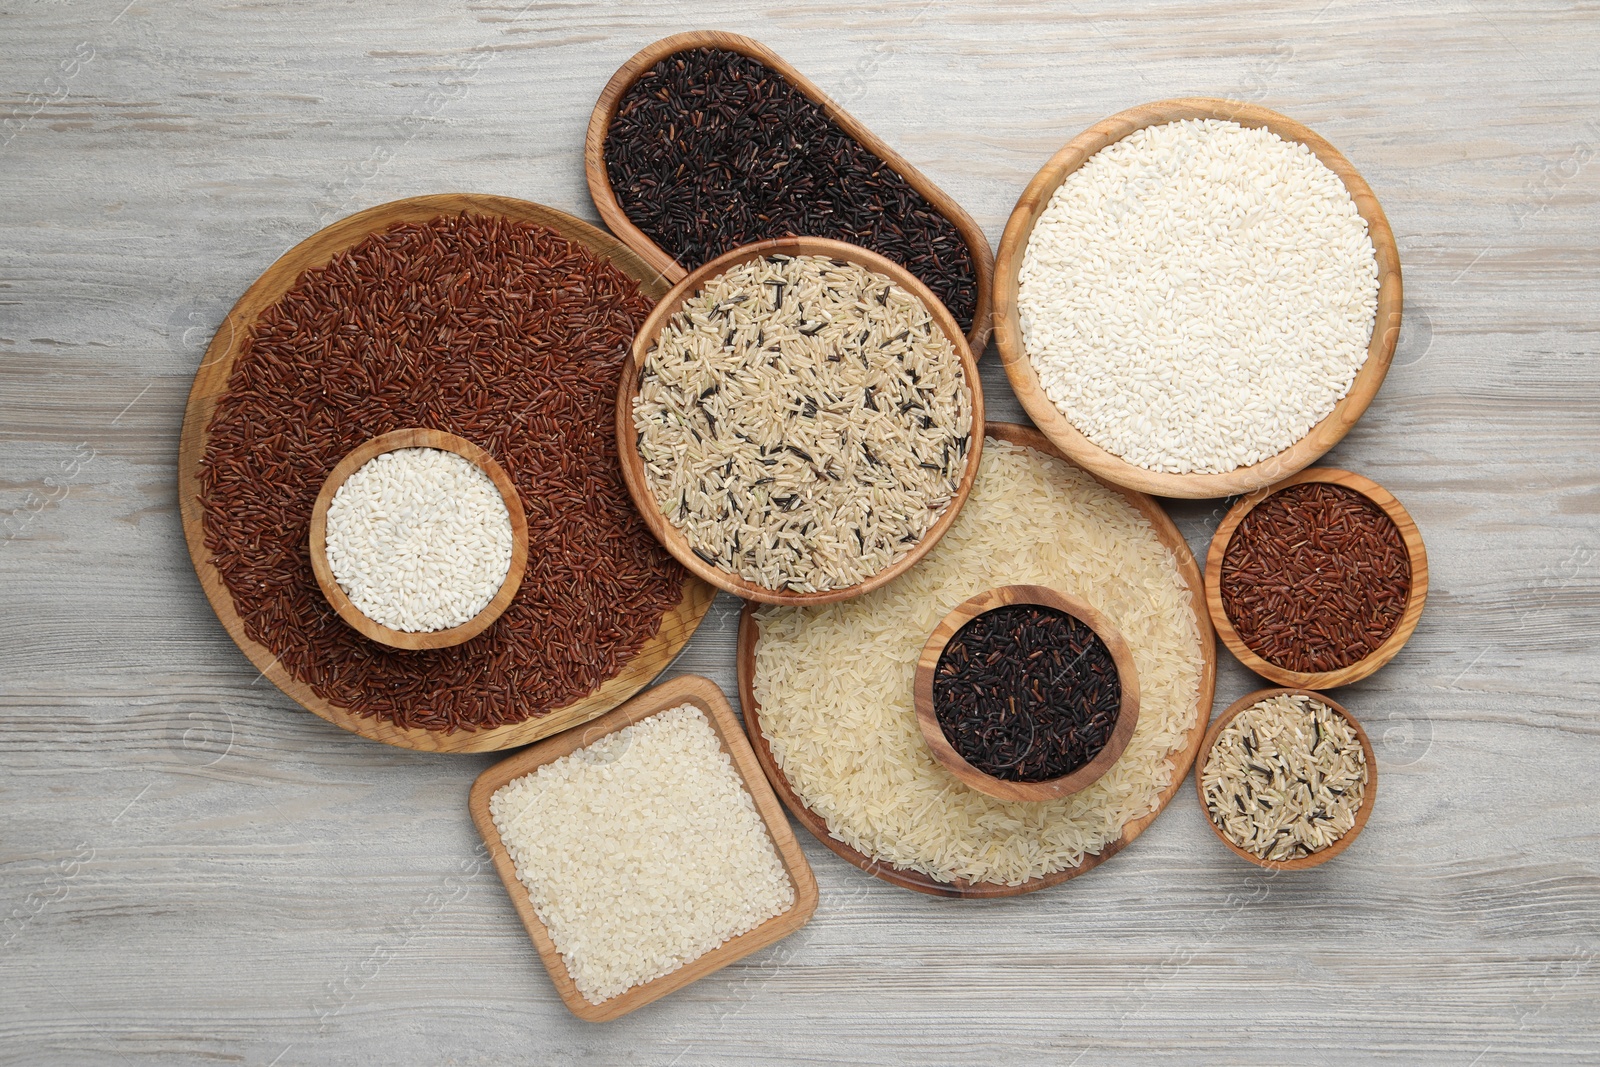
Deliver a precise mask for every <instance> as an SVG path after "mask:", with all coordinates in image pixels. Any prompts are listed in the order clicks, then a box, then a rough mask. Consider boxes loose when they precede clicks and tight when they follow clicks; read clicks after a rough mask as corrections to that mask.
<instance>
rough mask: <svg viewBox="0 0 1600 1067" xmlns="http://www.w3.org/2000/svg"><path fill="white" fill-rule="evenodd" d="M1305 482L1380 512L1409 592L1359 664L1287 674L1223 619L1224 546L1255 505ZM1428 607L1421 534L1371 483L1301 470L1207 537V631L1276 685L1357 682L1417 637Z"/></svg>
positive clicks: (1247, 500) (1243, 504) (1326, 470)
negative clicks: (1407, 574) (1406, 568)
mask: <svg viewBox="0 0 1600 1067" xmlns="http://www.w3.org/2000/svg"><path fill="white" fill-rule="evenodd" d="M1304 482H1321V483H1325V484H1327V485H1342V486H1344V487H1345V488H1346V489H1353V490H1355V491H1356V492H1358V493H1360V494H1361V495H1362V496H1364V497H1366V498H1367V499H1368V500H1370V501H1372V502H1373V503H1374V504H1376V505H1377V506H1378V507H1380V508H1382V509H1383V513H1384V514H1385V515H1387V516H1389V519H1390V520H1391V521H1392V522H1393V523H1394V525H1395V529H1396V530H1398V531H1399V532H1400V539H1401V540H1402V541H1403V542H1405V546H1406V556H1407V559H1408V561H1409V562H1410V564H1411V588H1410V591H1409V592H1408V593H1407V594H1406V606H1405V609H1404V610H1403V611H1402V612H1401V613H1400V621H1399V622H1397V623H1395V627H1394V630H1393V632H1391V633H1390V634H1389V636H1388V637H1386V638H1384V641H1383V643H1382V644H1380V645H1379V646H1378V647H1377V648H1375V649H1373V650H1372V651H1371V652H1369V653H1367V654H1366V655H1365V656H1363V657H1362V658H1361V659H1359V660H1357V661H1356V662H1354V663H1352V664H1350V665H1349V666H1346V667H1340V668H1339V669H1338V670H1332V671H1292V670H1289V669H1288V668H1287V667H1280V666H1278V665H1277V664H1276V663H1272V662H1271V661H1269V660H1266V659H1263V658H1262V657H1261V656H1258V655H1257V654H1256V653H1255V651H1254V650H1253V649H1252V648H1251V647H1250V646H1249V645H1247V644H1245V643H1244V639H1243V638H1241V637H1240V636H1239V631H1237V630H1235V629H1234V627H1233V620H1232V619H1230V618H1228V612H1227V609H1225V608H1224V607H1223V606H1222V559H1223V557H1224V556H1226V555H1227V554H1228V544H1229V542H1231V541H1232V540H1233V535H1234V533H1235V531H1237V530H1238V529H1239V524H1240V523H1241V522H1243V521H1244V519H1245V516H1246V515H1248V514H1250V512H1251V511H1253V510H1254V509H1255V507H1256V505H1258V504H1260V503H1261V502H1262V501H1264V500H1266V499H1267V498H1268V497H1270V496H1272V495H1273V494H1274V493H1276V492H1278V491H1279V490H1280V489H1287V488H1289V486H1291V485H1300V484H1302V483H1304ZM1427 602H1428V550H1427V548H1425V547H1424V546H1423V543H1422V532H1421V531H1420V530H1418V529H1417V522H1416V520H1415V519H1413V518H1412V517H1411V513H1410V512H1409V511H1407V510H1406V509H1405V507H1404V506H1403V505H1402V504H1401V503H1400V501H1398V500H1396V499H1395V498H1394V494H1393V493H1391V492H1389V490H1387V489H1385V488H1384V487H1383V486H1381V485H1379V484H1378V483H1377V482H1375V481H1373V480H1372V479H1371V478H1366V477H1363V476H1362V475H1359V474H1354V473H1352V472H1350V471H1342V470H1338V469H1336V468H1334V467H1313V468H1311V469H1310V470H1303V471H1301V472H1300V473H1299V474H1296V475H1294V476H1292V477H1289V478H1285V479H1284V480H1283V481H1281V482H1277V483H1275V484H1273V485H1269V486H1267V487H1266V488H1264V489H1258V490H1256V491H1255V492H1254V493H1251V494H1249V495H1248V496H1245V497H1243V498H1241V499H1240V500H1239V502H1238V503H1236V504H1234V505H1233V507H1231V508H1229V509H1228V513H1227V514H1226V515H1224V516H1223V517H1222V522H1221V523H1219V524H1218V525H1217V532H1216V533H1215V534H1214V535H1212V538H1211V547H1210V548H1209V549H1207V550H1206V611H1207V612H1209V613H1210V615H1211V625H1212V626H1214V627H1215V628H1216V631H1217V636H1218V637H1220V638H1222V643H1223V644H1224V645H1226V646H1227V648H1228V651H1229V652H1232V653H1233V654H1234V656H1235V657H1236V658H1237V659H1238V660H1239V662H1240V663H1243V664H1244V665H1245V666H1246V667H1249V668H1250V669H1251V670H1253V671H1255V672H1256V673H1257V674H1259V675H1261V677H1263V678H1266V679H1267V680H1268V681H1273V682H1277V683H1278V684H1279V685H1287V686H1292V687H1294V688H1296V689H1306V690H1310V689H1336V688H1338V687H1339V686H1341V685H1349V684H1350V683H1351V682H1359V681H1360V680H1361V679H1363V678H1365V677H1367V676H1368V675H1370V674H1372V673H1373V672H1374V671H1376V670H1377V669H1378V668H1380V667H1382V666H1383V665H1384V664H1385V663H1388V662H1389V661H1390V660H1392V659H1394V657H1395V656H1396V655H1398V654H1399V652H1400V650H1401V649H1402V648H1404V647H1405V643H1406V642H1407V641H1409V640H1411V635H1412V634H1413V633H1415V632H1416V629H1417V623H1419V622H1421V621H1422V608H1423V606H1424V605H1425V604H1427Z"/></svg>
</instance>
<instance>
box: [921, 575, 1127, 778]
mask: <svg viewBox="0 0 1600 1067" xmlns="http://www.w3.org/2000/svg"><path fill="white" fill-rule="evenodd" d="M913 698H914V703H915V706H916V711H917V725H918V726H919V727H920V728H921V730H922V736H923V738H924V739H926V741H927V742H928V747H929V749H931V750H932V752H933V756H934V758H935V759H937V760H938V761H939V763H940V764H942V765H943V766H944V767H945V769H946V770H948V771H949V772H950V773H951V774H953V775H955V776H956V777H957V778H959V779H960V780H961V781H962V782H963V783H965V784H966V785H969V786H971V787H972V788H973V789H976V790H978V791H979V792H981V793H986V794H988V795H989V796H992V797H996V798H998V799H1001V800H1020V801H1042V800H1054V799H1056V798H1057V797H1064V796H1067V795H1068V794H1071V793H1076V792H1078V791H1079V790H1082V789H1086V788H1088V787H1089V786H1091V785H1093V784H1094V783H1095V782H1096V781H1098V780H1099V779H1100V778H1101V776H1103V775H1104V774H1105V773H1106V771H1108V770H1110V769H1111V766H1112V765H1113V764H1115V763H1116V762H1117V759H1118V758H1119V757H1120V756H1121V755H1122V753H1123V750H1124V749H1126V748H1127V747H1128V741H1129V740H1130V739H1131V738H1132V737H1133V731H1134V727H1135V726H1137V725H1138V721H1139V677H1138V672H1137V670H1136V669H1135V668H1134V664H1133V653H1132V652H1131V651H1130V650H1129V648H1128V644H1127V642H1126V641H1125V640H1123V637H1122V635H1121V633H1119V632H1118V631H1117V629H1116V627H1115V626H1113V625H1112V624H1111V621H1110V620H1109V619H1108V618H1106V616H1105V615H1103V614H1102V613H1100V612H1099V611H1097V610H1095V609H1094V608H1093V607H1091V606H1090V605H1088V604H1086V603H1084V602H1083V601H1081V600H1079V599H1077V598H1076V597H1071V596H1067V595H1066V594H1064V593H1060V592H1057V591H1056V590H1054V589H1050V588H1047V587H1045V586H1039V585H1007V586H1000V587H999V588H996V589H988V590H985V591H984V592H982V593H979V594H978V595H977V596H974V597H971V598H969V599H968V600H965V601H963V602H962V603H960V604H958V605H957V606H956V607H955V608H954V609H953V610H952V611H951V612H950V613H949V614H948V615H946V616H945V617H944V619H943V620H942V621H941V622H940V623H939V625H938V626H937V627H935V628H934V631H933V633H932V634H931V635H930V636H929V638H928V643H927V644H926V645H924V646H923V649H922V655H921V656H920V657H919V658H918V660H917V673H916V679H915V681H914V683H913Z"/></svg>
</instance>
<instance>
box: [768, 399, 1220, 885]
mask: <svg viewBox="0 0 1600 1067" xmlns="http://www.w3.org/2000/svg"><path fill="white" fill-rule="evenodd" d="M987 432H988V434H989V436H991V437H993V438H994V439H995V440H997V441H1004V442H1006V443H1007V444H1013V445H1021V446H1024V447H1026V448H1032V449H1035V450H1037V451H1039V452H1043V453H1045V454H1047V455H1051V456H1057V457H1061V453H1059V452H1058V451H1056V449H1055V448H1054V446H1052V445H1051V444H1050V442H1049V441H1047V440H1046V439H1045V438H1044V436H1043V435H1042V434H1040V433H1039V432H1038V431H1036V430H1033V429H1030V428H1028V427H1024V426H1017V425H1014V424H1012V423H1003V422H1002V423H990V424H989V426H988V429H987ZM1061 458H1064V457H1061ZM1097 480H1098V481H1099V482H1100V483H1101V484H1102V485H1105V486H1107V487H1108V488H1111V489H1115V490H1116V491H1117V492H1119V493H1121V494H1122V495H1123V496H1124V497H1126V498H1127V500H1128V502H1129V503H1130V504H1132V505H1133V506H1134V507H1136V508H1138V509H1139V511H1140V512H1141V513H1142V514H1143V515H1144V517H1145V518H1147V519H1148V520H1150V525H1151V526H1152V527H1154V528H1155V531H1156V536H1158V537H1159V538H1160V539H1161V543H1162V544H1164V545H1166V546H1167V547H1168V548H1169V549H1171V550H1172V553H1173V555H1174V556H1176V557H1177V560H1178V569H1179V570H1180V571H1181V572H1182V573H1183V580H1184V583H1185V584H1186V585H1188V587H1189V595H1190V599H1191V602H1192V604H1193V611H1194V616H1195V617H1194V622H1195V628H1196V629H1197V630H1198V631H1199V632H1200V653H1201V655H1202V656H1203V657H1204V663H1202V664H1201V668H1200V692H1199V694H1198V695H1197V696H1196V697H1195V709H1194V723H1193V725H1191V726H1190V727H1189V732H1188V733H1187V734H1186V735H1185V738H1184V746H1183V748H1182V749H1181V750H1180V751H1178V752H1177V753H1175V754H1174V755H1173V756H1172V757H1171V759H1172V761H1173V764H1174V766H1173V770H1172V781H1171V782H1169V783H1168V784H1167V787H1166V788H1165V789H1163V790H1162V791H1161V794H1160V795H1159V796H1158V797H1157V798H1156V810H1155V811H1153V812H1151V813H1150V814H1149V815H1144V816H1141V817H1139V818H1137V819H1134V820H1132V821H1130V822H1129V823H1127V825H1125V826H1123V828H1122V836H1121V837H1118V838H1117V839H1116V840H1115V841H1112V842H1110V843H1108V844H1107V845H1106V846H1105V847H1104V848H1103V849H1101V850H1100V851H1099V852H1098V853H1096V854H1094V855H1086V856H1084V857H1083V862H1082V863H1080V864H1078V865H1077V866H1076V867H1068V868H1066V869H1065V870H1060V871H1056V872H1054V873H1053V874H1047V875H1043V876H1041V877H1039V878H1033V879H1030V880H1028V881H1026V882H1023V883H1022V884H1021V885H1005V884H1004V883H1001V882H969V881H966V880H965V879H956V880H955V881H952V882H941V881H939V880H938V879H936V878H932V877H930V876H928V875H926V874H923V873H922V872H921V871H914V870H909V869H902V868H899V867H895V866H893V865H891V864H889V863H887V862H885V861H884V860H880V859H877V858H875V857H872V856H868V855H866V854H865V853H862V852H858V851H856V850H855V849H853V848H851V847H850V846H849V845H847V844H845V843H844V842H843V841H840V840H839V839H838V838H836V837H834V836H833V835H832V834H831V833H829V832H828V824H827V823H826V822H825V821H824V820H823V818H822V816H820V815H818V814H817V813H816V812H814V811H812V810H811V808H809V807H808V806H807V805H806V802H805V801H803V800H801V799H800V797H799V796H798V795H797V794H796V793H795V791H794V787H793V786H791V785H790V784H789V779H788V778H786V777H784V774H783V769H782V768H780V767H779V766H778V761H777V759H776V758H774V757H773V755H772V746H771V745H770V744H768V743H767V737H766V734H765V733H763V732H762V729H761V705H760V704H759V703H757V701H756V695H755V674H756V670H755V668H756V640H757V638H758V636H759V634H758V633H757V628H756V620H755V610H756V605H755V604H753V603H749V602H746V604H745V606H744V612H743V614H741V615H740V616H739V654H738V663H739V700H740V705H741V707H742V709H743V711H744V729H745V733H747V734H748V735H749V736H750V747H751V748H753V749H755V753H756V759H758V760H760V761H761V768H762V770H764V771H766V772H767V778H768V780H769V781H771V782H772V788H773V790H774V791H775V792H776V793H777V794H778V799H780V800H782V801H783V803H784V806H785V807H787V808H788V809H789V813H790V814H791V815H793V816H794V817H795V818H796V819H797V820H799V822H800V825H801V826H804V827H805V828H806V829H807V830H810V831H811V834H812V836H813V837H815V838H816V839H817V840H818V841H821V842H822V843H823V844H824V845H826V846H827V847H828V848H829V849H831V850H833V852H834V854H835V855H837V856H839V857H841V858H843V859H844V860H846V861H847V862H849V863H851V864H854V865H855V866H857V867H860V868H861V869H862V870H864V871H866V872H867V873H868V874H870V875H872V876H873V877H875V878H881V879H883V880H884V881H885V882H888V883H889V884H890V885H897V886H900V887H901V888H904V889H912V890H915V891H916V892H918V893H927V894H928V895H929V896H935V897H961V898H966V899H976V898H987V897H1015V896H1020V895H1022V894H1024V893H1032V892H1034V891H1036V890H1040V889H1045V888H1048V887H1049V886H1053V885H1059V884H1060V883H1062V882H1065V881H1066V880H1067V879H1069V878H1076V877H1078V875H1080V874H1087V873H1088V872H1089V871H1092V870H1094V869H1095V868H1096V867H1098V866H1100V864H1102V863H1104V862H1105V861H1106V860H1108V859H1110V858H1111V857H1112V856H1115V855H1116V854H1117V853H1118V852H1121V851H1122V850H1123V849H1124V848H1126V847H1127V846H1128V845H1129V844H1130V843H1131V842H1132V841H1133V840H1134V838H1136V837H1138V836H1139V835H1140V834H1141V833H1143V832H1144V830H1145V827H1147V826H1149V825H1150V824H1151V823H1153V822H1155V820H1156V816H1158V815H1160V814H1161V812H1162V811H1163V810H1165V808H1166V806H1167V804H1168V803H1170V802H1171V800H1172V798H1173V797H1174V796H1176V795H1177V793H1178V790H1179V789H1180V788H1182V786H1183V779H1184V776H1185V775H1187V774H1188V773H1189V766H1190V764H1191V763H1193V762H1194V756H1195V753H1196V752H1197V751H1199V748H1200V739H1201V737H1203V736H1204V735H1205V732H1206V720H1207V719H1209V718H1210V717H1211V701H1212V699H1213V698H1214V697H1215V696H1216V691H1217V641H1216V637H1215V636H1214V635H1213V634H1212V632H1211V623H1210V622H1209V621H1208V620H1207V618H1206V613H1205V611H1204V610H1203V609H1202V607H1201V602H1202V601H1203V600H1204V598H1205V586H1204V585H1202V584H1201V581H1200V568H1199V566H1198V565H1197V564H1196V563H1195V558H1194V554H1193V553H1192V552H1190V551H1189V544H1188V542H1187V541H1185V540H1184V539H1183V535H1182V534H1181V533H1179V532H1178V528H1177V527H1176V526H1175V525H1173V522H1172V520H1171V519H1170V518H1169V517H1168V516H1167V513H1166V512H1165V511H1163V510H1162V508H1161V505H1160V504H1158V503H1156V502H1155V501H1154V500H1152V499H1150V497H1148V496H1146V495H1144V494H1143V493H1138V492H1134V491H1133V490H1131V489H1127V488H1124V487H1121V486H1117V485H1113V484H1112V483H1110V482H1108V481H1106V480H1105V479H1104V478H1099V479H1097Z"/></svg>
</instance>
